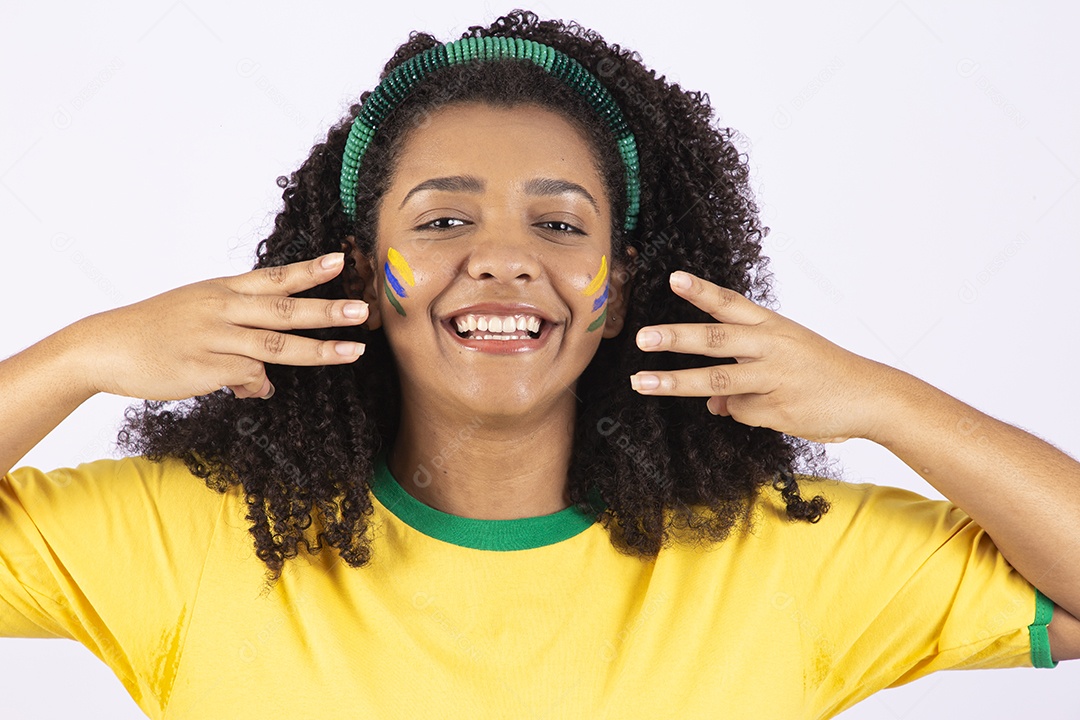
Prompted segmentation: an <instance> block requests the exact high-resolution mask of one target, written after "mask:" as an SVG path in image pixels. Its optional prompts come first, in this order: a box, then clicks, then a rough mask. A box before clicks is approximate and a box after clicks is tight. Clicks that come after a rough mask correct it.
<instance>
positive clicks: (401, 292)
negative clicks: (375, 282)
mask: <svg viewBox="0 0 1080 720" xmlns="http://www.w3.org/2000/svg"><path fill="white" fill-rule="evenodd" d="M395 273H396V274H395ZM383 275H385V277H386V284H385V285H383V289H384V290H386V297H387V299H389V300H390V304H391V305H393V306H394V309H395V310H397V311H398V314H399V315H401V316H402V317H405V309H404V308H402V307H401V303H400V302H398V299H397V298H398V297H401V298H404V297H407V295H406V294H405V286H404V285H402V284H401V280H404V281H405V283H406V284H408V285H409V286H410V287H415V286H416V279H415V278H413V272H412V268H411V267H409V263H407V262H406V261H405V258H404V257H402V256H401V253H399V252H398V251H397V250H395V249H394V248H390V250H389V252H388V253H387V262H384V263H383ZM399 277H400V278H401V280H399V279H398V278H399ZM391 288H392V290H391ZM395 295H396V296H397V297H394V296H395Z"/></svg>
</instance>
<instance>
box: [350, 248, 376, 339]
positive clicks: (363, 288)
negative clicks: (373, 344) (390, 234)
mask: <svg viewBox="0 0 1080 720" xmlns="http://www.w3.org/2000/svg"><path fill="white" fill-rule="evenodd" d="M341 249H342V250H343V251H344V252H345V257H346V258H352V260H353V262H352V263H351V265H350V263H349V262H348V261H347V260H346V263H345V268H344V269H343V270H342V271H341V272H343V273H345V277H344V278H343V282H344V283H345V292H346V295H347V297H350V298H353V299H357V300H363V301H364V302H366V303H367V304H368V319H367V321H365V322H364V323H363V324H364V326H365V327H366V328H368V329H369V330H376V329H378V328H380V327H382V314H381V313H380V311H379V285H378V277H379V274H378V271H377V270H376V262H377V259H376V258H369V257H367V256H366V255H364V253H362V252H360V249H359V248H358V247H357V246H356V238H355V237H353V236H352V235H347V236H346V237H345V240H343V241H342V243H341Z"/></svg>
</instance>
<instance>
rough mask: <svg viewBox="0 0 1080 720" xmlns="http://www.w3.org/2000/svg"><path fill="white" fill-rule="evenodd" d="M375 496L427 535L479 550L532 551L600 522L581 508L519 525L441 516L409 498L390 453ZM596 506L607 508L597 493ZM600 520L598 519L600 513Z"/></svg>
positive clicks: (379, 459)
mask: <svg viewBox="0 0 1080 720" xmlns="http://www.w3.org/2000/svg"><path fill="white" fill-rule="evenodd" d="M371 492H372V493H373V494H374V495H375V497H376V498H378V500H379V502H381V503H382V504H383V505H385V506H386V508H387V509H388V510H390V512H392V513H394V515H396V516H397V517H398V518H399V519H400V520H401V521H402V522H404V523H405V524H406V525H408V526H410V527H411V528H413V529H414V530H417V531H419V532H422V533H423V534H425V535H428V536H430V537H433V538H435V539H436V540H442V541H443V542H448V543H451V544H454V545H460V546H461V547H467V548H472V549H474V550H531V549H533V548H539V547H544V546H545V545H553V544H555V543H557V542H562V541H563V540H568V539H570V538H572V537H574V536H575V535H577V534H578V533H580V532H582V531H584V530H586V529H588V528H589V527H590V526H591V525H592V524H593V523H594V522H596V516H594V515H590V514H588V513H583V512H581V511H580V510H578V509H577V507H576V506H574V505H571V506H570V507H568V508H566V509H564V510H560V511H559V512H557V513H552V514H551V515H541V516H539V517H529V518H519V519H516V520H478V519H476V518H467V517H461V516H459V515H451V514H450V513H445V512H442V511H441V510H436V509H435V508H433V507H431V506H430V505H425V504H424V503H422V502H420V501H419V500H417V499H416V498H414V497H413V496H412V495H410V494H409V493H408V492H407V491H406V490H405V489H404V488H403V487H401V485H400V483H398V481H397V479H396V478H394V476H393V474H392V473H391V472H390V469H389V468H388V467H387V466H386V453H385V452H382V453H379V455H378V456H376V458H375V478H374V481H373V482H372V484H371ZM592 499H593V502H594V504H595V505H596V506H597V507H599V508H601V512H602V509H603V508H605V507H606V505H605V504H604V502H603V500H602V499H601V498H600V495H599V492H598V491H597V490H596V488H593V492H592ZM597 515H599V513H597Z"/></svg>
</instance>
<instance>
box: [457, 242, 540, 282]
mask: <svg viewBox="0 0 1080 720" xmlns="http://www.w3.org/2000/svg"><path fill="white" fill-rule="evenodd" d="M468 268H469V276H470V277H472V278H474V279H477V280H482V279H485V278H495V279H496V280H499V281H501V282H512V281H514V280H517V279H519V278H522V279H526V280H535V279H536V278H538V277H539V276H540V261H539V258H538V257H537V256H536V249H535V248H534V247H533V244H532V242H531V240H530V238H528V237H521V236H520V235H517V236H516V235H515V233H514V232H512V231H507V232H503V233H499V234H497V235H496V234H491V235H489V236H487V237H485V238H482V239H481V238H477V239H476V241H475V243H474V244H473V247H472V249H471V252H470V253H469V262H468Z"/></svg>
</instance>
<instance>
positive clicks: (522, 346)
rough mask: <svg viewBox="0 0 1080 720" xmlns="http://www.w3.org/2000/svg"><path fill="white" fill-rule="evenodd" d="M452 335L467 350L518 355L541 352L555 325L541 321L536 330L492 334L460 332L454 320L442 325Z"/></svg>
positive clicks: (485, 331)
mask: <svg viewBox="0 0 1080 720" xmlns="http://www.w3.org/2000/svg"><path fill="white" fill-rule="evenodd" d="M440 324H441V325H442V326H443V327H444V328H446V331H447V332H448V333H450V334H451V335H452V336H453V337H454V339H455V341H456V342H458V343H461V344H462V345H463V346H465V347H466V348H469V349H471V350H478V351H482V352H485V353H496V354H499V355H502V354H505V353H512V354H516V353H519V352H527V351H530V350H539V349H540V348H541V347H543V346H544V345H546V344H547V340H548V337H549V336H550V335H551V329H552V328H553V327H554V325H553V324H552V323H551V322H550V321H548V320H541V321H540V326H539V327H538V328H537V329H536V330H529V329H528V328H527V327H526V328H525V329H523V330H521V329H517V328H515V329H514V330H508V331H506V332H492V331H491V330H480V329H479V328H476V329H475V330H469V329H464V330H459V329H458V325H457V323H456V322H454V320H453V319H447V320H444V321H442V322H441V323H440Z"/></svg>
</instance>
